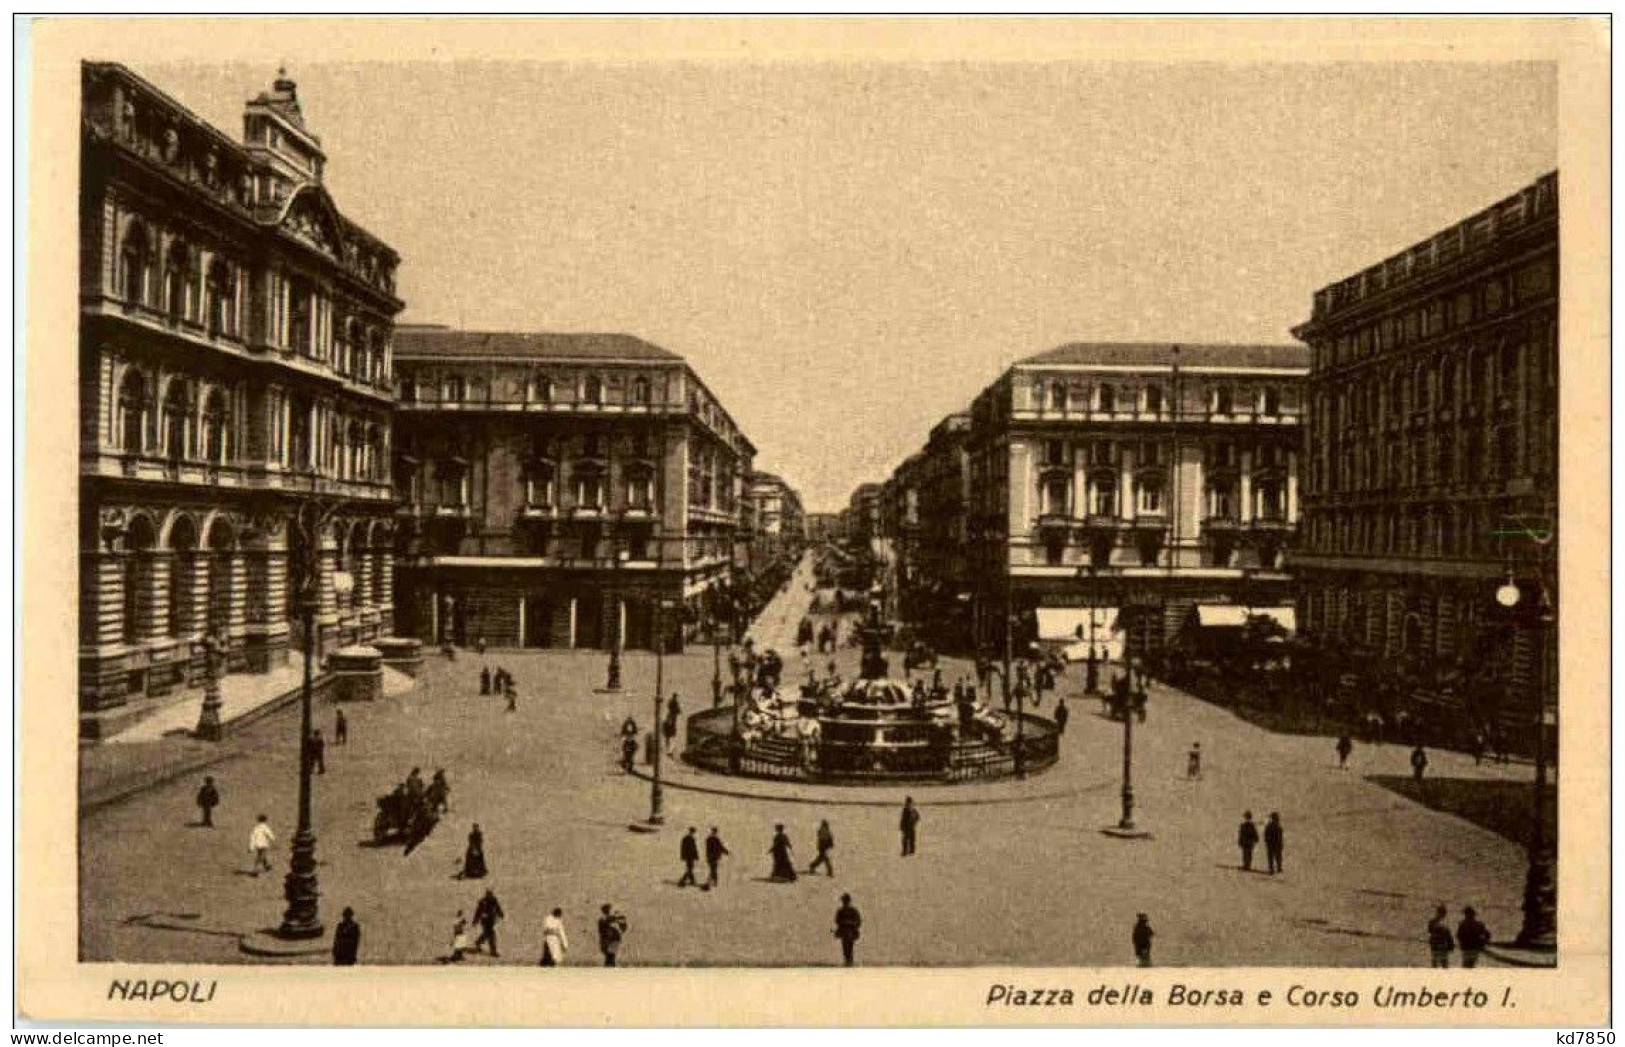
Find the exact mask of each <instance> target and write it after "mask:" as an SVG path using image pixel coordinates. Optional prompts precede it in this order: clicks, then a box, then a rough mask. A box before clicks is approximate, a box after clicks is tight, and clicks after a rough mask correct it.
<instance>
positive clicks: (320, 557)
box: [79, 62, 401, 733]
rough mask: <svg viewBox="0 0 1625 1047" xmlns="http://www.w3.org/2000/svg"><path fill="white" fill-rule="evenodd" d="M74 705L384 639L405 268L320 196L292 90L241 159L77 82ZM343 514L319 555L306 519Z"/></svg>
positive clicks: (317, 145) (176, 116)
mask: <svg viewBox="0 0 1625 1047" xmlns="http://www.w3.org/2000/svg"><path fill="white" fill-rule="evenodd" d="M82 103H83V107H82V122H81V147H82V148H81V160H80V177H81V183H80V184H81V192H80V260H81V266H80V297H79V302H80V328H79V332H80V333H79V354H80V355H79V365H80V371H79V377H80V404H79V407H80V419H81V429H80V432H81V453H80V510H81V521H82V523H81V535H80V550H81V585H80V592H79V606H80V615H79V617H80V673H79V680H80V684H79V691H80V705H81V710H82V711H83V712H84V713H87V714H92V715H91V716H90V717H89V718H88V719H87V730H90V731H92V733H94V729H95V728H94V724H95V723H96V722H97V720H96V715H95V714H98V713H101V712H104V711H106V710H110V709H111V708H112V707H115V706H123V705H124V704H125V703H130V702H133V701H135V700H137V699H140V698H143V697H147V696H156V695H161V694H163V693H165V692H168V691H170V690H172V689H174V688H177V687H181V686H184V685H187V684H190V683H196V682H197V681H198V679H199V677H200V675H201V672H202V668H203V666H202V657H201V652H200V641H202V640H203V638H204V637H205V636H206V635H207V634H208V633H210V632H213V633H215V634H216V635H218V636H219V637H220V638H221V639H222V640H223V641H224V643H225V644H226V649H227V666H228V668H229V670H231V671H250V672H265V671H267V670H269V669H271V668H273V667H275V666H277V665H280V664H282V663H284V662H285V661H286V658H287V652H288V649H289V647H290V646H297V645H299V644H300V641H301V637H300V635H299V631H300V626H299V614H298V608H297V605H296V604H297V596H298V594H299V592H300V591H301V590H302V587H303V582H304V579H305V577H306V574H305V570H306V567H305V565H306V564H307V563H314V564H315V568H316V570H318V571H319V593H320V608H319V613H318V616H317V626H318V628H319V630H320V632H321V636H322V642H323V643H324V644H328V643H332V642H351V641H354V640H357V639H364V638H369V637H371V636H374V635H377V634H379V633H384V632H388V631H390V630H391V624H392V623H391V614H392V607H393V597H392V592H391V587H392V571H391V558H390V556H391V550H392V547H393V537H392V534H391V528H392V515H393V509H392V506H391V494H390V484H389V464H390V457H391V447H390V420H391V413H390V412H391V405H392V400H393V392H392V387H391V377H390V374H391V370H390V369H391V349H390V339H391V327H392V323H393V318H394V316H395V315H396V314H397V313H398V312H399V311H400V309H401V302H400V300H399V299H398V298H397V297H396V295H395V269H396V266H397V264H398V263H399V258H398V257H397V255H396V254H395V252H394V251H393V250H391V249H390V248H389V246H388V245H387V244H385V243H384V242H383V241H381V240H379V239H378V238H377V237H375V236H373V235H372V234H370V233H368V232H367V231H366V230H365V229H363V228H361V226H359V225H357V224H356V223H355V222H354V221H353V220H351V219H350V218H348V217H346V216H345V215H344V214H343V213H342V212H340V210H339V209H338V206H337V205H336V203H335V202H334V200H333V198H332V196H331V195H329V193H328V191H327V190H326V188H325V187H324V186H323V182H322V176H323V167H324V165H325V163H326V156H325V154H324V153H323V151H322V146H321V141H320V139H319V138H317V136H316V135H315V134H314V133H313V132H312V130H311V129H310V128H309V127H307V126H306V125H305V121H304V118H303V115H302V113H301V111H300V105H299V98H298V94H297V88H296V85H295V84H294V82H293V81H292V80H290V79H288V78H287V77H286V76H279V77H278V79H277V80H276V81H275V83H274V84H273V85H272V88H271V90H270V91H268V92H265V93H262V94H260V95H258V96H257V97H255V98H254V99H252V100H251V101H249V102H248V103H247V106H246V108H245V110H244V113H243V139H242V141H238V140H236V139H234V138H232V137H231V136H229V135H227V134H225V133H223V132H222V131H220V130H218V129H217V128H214V127H212V126H210V125H208V124H207V123H205V122H203V121H202V120H200V119H199V118H198V117H197V116H195V115H193V114H192V113H191V112H190V111H189V110H187V108H186V107H185V106H183V105H181V104H180V103H179V102H177V101H176V100H175V99H173V98H171V97H170V96H168V95H166V94H165V93H164V92H163V91H161V90H159V89H158V88H156V87H154V86H153V85H152V84H150V83H148V82H147V81H145V80H143V79H142V78H141V77H140V76H138V75H136V74H135V73H133V72H132V71H130V70H129V69H126V68H125V67H123V66H121V65H116V64H112V63H101V62H93V63H86V64H85V65H84V66H83V69H82ZM312 499H321V500H324V501H332V502H337V503H339V504H340V509H339V511H338V513H337V515H336V516H334V517H333V518H332V520H331V523H330V524H329V525H328V527H327V528H326V529H325V530H324V531H323V532H322V533H321V534H320V535H318V536H312V538H311V539H310V540H309V541H305V540H302V539H301V538H300V536H299V535H297V534H295V533H292V529H291V527H290V519H291V516H292V513H293V512H294V510H295V509H296V507H297V506H299V505H300V504H301V503H303V502H307V501H309V500H312Z"/></svg>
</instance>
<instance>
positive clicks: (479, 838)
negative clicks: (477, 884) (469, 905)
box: [460, 822, 487, 880]
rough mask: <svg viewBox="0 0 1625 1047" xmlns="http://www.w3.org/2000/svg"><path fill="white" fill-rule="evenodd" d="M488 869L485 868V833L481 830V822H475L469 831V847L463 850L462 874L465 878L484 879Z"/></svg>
mask: <svg viewBox="0 0 1625 1047" xmlns="http://www.w3.org/2000/svg"><path fill="white" fill-rule="evenodd" d="M486 872H487V870H486V868H485V834H484V833H482V832H480V824H479V823H478V822H475V823H474V828H472V829H470V830H469V831H468V849H467V850H466V851H464V852H463V871H462V873H461V874H460V875H461V876H462V877H463V879H465V880H479V879H483V878H484V876H485V874H486Z"/></svg>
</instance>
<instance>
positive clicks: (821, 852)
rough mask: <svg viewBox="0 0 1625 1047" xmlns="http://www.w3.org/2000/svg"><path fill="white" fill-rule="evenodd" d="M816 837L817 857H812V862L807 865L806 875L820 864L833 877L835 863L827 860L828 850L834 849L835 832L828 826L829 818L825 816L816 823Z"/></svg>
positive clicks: (811, 872) (815, 870)
mask: <svg viewBox="0 0 1625 1047" xmlns="http://www.w3.org/2000/svg"><path fill="white" fill-rule="evenodd" d="M817 839H818V857H816V858H814V859H813V860H812V864H811V865H809V866H807V875H808V876H811V875H812V874H813V873H815V872H817V871H818V867H819V866H820V865H822V866H823V867H824V870H825V871H826V872H828V873H829V875H830V876H831V877H834V875H835V865H834V863H832V862H831V861H830V860H829V852H830V851H833V850H834V849H835V833H834V831H833V830H831V829H830V827H829V819H827V818H826V819H824V820H823V821H820V822H819V823H818V837H817Z"/></svg>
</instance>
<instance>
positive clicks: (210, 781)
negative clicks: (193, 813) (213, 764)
mask: <svg viewBox="0 0 1625 1047" xmlns="http://www.w3.org/2000/svg"><path fill="white" fill-rule="evenodd" d="M218 806H220V790H219V789H216V788H215V787H214V778H212V777H210V776H208V775H205V776H204V778H203V788H201V789H199V790H198V791H197V809H198V811H199V812H201V818H200V819H199V821H198V824H199V825H201V826H202V827H203V828H205V829H213V828H214V809H215V808H216V807H218Z"/></svg>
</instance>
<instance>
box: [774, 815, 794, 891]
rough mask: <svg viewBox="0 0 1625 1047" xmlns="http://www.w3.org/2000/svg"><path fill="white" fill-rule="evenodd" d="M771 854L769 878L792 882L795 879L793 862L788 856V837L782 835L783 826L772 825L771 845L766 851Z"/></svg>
mask: <svg viewBox="0 0 1625 1047" xmlns="http://www.w3.org/2000/svg"><path fill="white" fill-rule="evenodd" d="M767 853H769V854H771V855H772V856H773V874H772V876H771V879H773V880H776V881H781V882H784V883H794V882H795V879H796V866H795V862H794V861H793V860H792V859H791V857H790V837H788V836H786V835H784V826H782V825H775V826H774V827H773V846H772V847H770V848H768V852H767Z"/></svg>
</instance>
